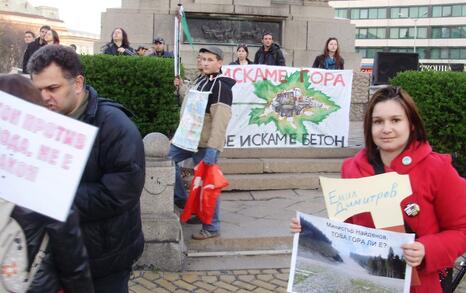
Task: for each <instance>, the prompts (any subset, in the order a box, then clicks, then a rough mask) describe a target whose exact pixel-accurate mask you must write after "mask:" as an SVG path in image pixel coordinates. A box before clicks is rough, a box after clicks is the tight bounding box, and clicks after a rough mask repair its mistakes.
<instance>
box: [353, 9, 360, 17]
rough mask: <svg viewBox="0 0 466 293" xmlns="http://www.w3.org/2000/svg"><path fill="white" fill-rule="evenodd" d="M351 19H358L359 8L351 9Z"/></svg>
mask: <svg viewBox="0 0 466 293" xmlns="http://www.w3.org/2000/svg"><path fill="white" fill-rule="evenodd" d="M351 19H359V9H351Z"/></svg>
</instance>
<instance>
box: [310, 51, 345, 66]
mask: <svg viewBox="0 0 466 293" xmlns="http://www.w3.org/2000/svg"><path fill="white" fill-rule="evenodd" d="M312 68H322V69H328V68H325V55H324V54H322V55H319V56H317V57H316V59H315V60H314V63H313V64H312ZM335 69H345V60H343V58H341V57H340V62H336V63H335Z"/></svg>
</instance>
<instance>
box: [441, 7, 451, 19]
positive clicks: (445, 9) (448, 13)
mask: <svg viewBox="0 0 466 293" xmlns="http://www.w3.org/2000/svg"><path fill="white" fill-rule="evenodd" d="M442 16H443V17H448V16H451V6H443V7H442Z"/></svg>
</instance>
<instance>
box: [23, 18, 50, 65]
mask: <svg viewBox="0 0 466 293" xmlns="http://www.w3.org/2000/svg"><path fill="white" fill-rule="evenodd" d="M49 30H51V28H50V26H48V25H43V26H42V27H41V28H40V34H39V36H38V37H37V39H35V40H34V41H33V42H31V43H29V44H28V46H27V48H26V51H25V52H24V56H23V73H28V71H27V66H28V61H29V58H31V56H32V54H34V52H35V51H37V50H39V49H40V48H41V47H43V46H45V45H47V42H46V41H45V35H46V34H47V32H48V31H49Z"/></svg>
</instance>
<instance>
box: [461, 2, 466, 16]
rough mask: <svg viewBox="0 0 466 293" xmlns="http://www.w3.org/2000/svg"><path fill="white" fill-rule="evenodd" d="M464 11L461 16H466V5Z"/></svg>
mask: <svg viewBox="0 0 466 293" xmlns="http://www.w3.org/2000/svg"><path fill="white" fill-rule="evenodd" d="M462 10H463V12H462V13H461V15H463V16H466V4H465V5H463V9H462Z"/></svg>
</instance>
